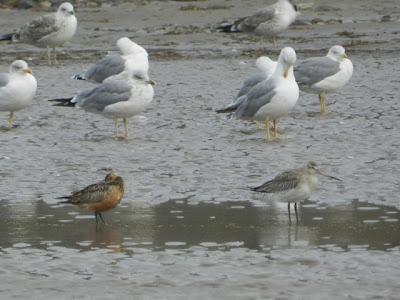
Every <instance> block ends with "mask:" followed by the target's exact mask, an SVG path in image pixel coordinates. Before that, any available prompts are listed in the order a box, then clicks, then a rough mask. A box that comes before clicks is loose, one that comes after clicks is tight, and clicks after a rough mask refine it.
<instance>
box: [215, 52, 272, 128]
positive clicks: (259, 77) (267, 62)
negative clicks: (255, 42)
mask: <svg viewBox="0 0 400 300" xmlns="http://www.w3.org/2000/svg"><path fill="white" fill-rule="evenodd" d="M276 65H277V62H275V61H273V60H272V59H270V58H269V57H267V56H260V57H259V58H258V59H257V60H256V68H257V69H258V71H259V72H258V73H256V74H253V75H251V76H250V77H248V78H247V79H246V80H245V81H244V82H243V84H242V86H241V88H240V90H239V92H238V93H237V95H236V97H235V98H234V99H233V101H232V102H231V103H230V104H229V105H228V106H227V107H226V108H224V109H221V110H217V112H225V110H227V111H230V110H231V108H232V109H236V107H238V106H239V105H240V104H241V103H242V102H243V101H244V100H245V99H246V97H245V96H246V94H247V93H248V92H249V91H250V90H251V89H252V88H253V87H254V86H256V85H257V84H258V83H260V82H262V81H264V80H266V79H268V78H269V77H270V76H271V75H272V74H273V73H274V71H275V69H276ZM257 127H258V128H259V124H258V121H257Z"/></svg>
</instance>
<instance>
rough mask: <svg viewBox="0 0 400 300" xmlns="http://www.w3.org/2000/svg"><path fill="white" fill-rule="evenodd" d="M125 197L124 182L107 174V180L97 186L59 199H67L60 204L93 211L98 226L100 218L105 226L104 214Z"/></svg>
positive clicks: (90, 186) (118, 177)
mask: <svg viewBox="0 0 400 300" xmlns="http://www.w3.org/2000/svg"><path fill="white" fill-rule="evenodd" d="M123 196H124V181H123V180H122V177H120V176H118V175H117V174H115V173H114V172H111V173H109V174H107V176H106V178H105V179H104V180H103V181H101V182H99V183H95V184H91V185H89V186H87V187H85V188H84V189H82V190H79V191H75V192H72V194H71V195H70V196H65V197H59V198H57V199H67V200H66V201H61V202H59V204H64V203H65V204H74V205H78V206H79V207H81V208H83V209H86V210H89V211H93V212H94V215H95V218H96V224H98V217H100V220H101V221H102V222H103V223H104V224H105V221H104V219H103V216H102V213H103V212H105V211H108V210H111V209H113V208H114V207H116V206H117V205H118V204H119V203H120V202H121V200H122V197H123Z"/></svg>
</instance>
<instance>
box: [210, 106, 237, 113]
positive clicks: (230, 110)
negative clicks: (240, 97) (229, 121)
mask: <svg viewBox="0 0 400 300" xmlns="http://www.w3.org/2000/svg"><path fill="white" fill-rule="evenodd" d="M235 110H236V107H233V106H228V107H225V108H220V109H216V110H215V112H216V113H217V114H227V113H233V112H235Z"/></svg>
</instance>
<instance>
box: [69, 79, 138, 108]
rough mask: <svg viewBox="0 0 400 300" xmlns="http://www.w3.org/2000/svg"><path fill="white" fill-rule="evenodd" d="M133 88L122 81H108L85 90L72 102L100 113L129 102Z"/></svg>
mask: <svg viewBox="0 0 400 300" xmlns="http://www.w3.org/2000/svg"><path fill="white" fill-rule="evenodd" d="M131 89H132V86H131V85H129V84H128V83H126V82H125V81H122V80H113V79H111V80H106V81H105V82H103V83H102V84H101V85H99V86H97V87H95V88H93V89H89V90H85V91H83V92H81V93H79V94H78V95H76V96H75V97H74V98H73V99H72V100H71V101H72V102H75V103H76V105H77V106H78V107H82V108H84V109H85V110H87V111H89V112H94V113H100V112H102V111H103V110H104V108H105V107H106V106H108V105H111V104H115V103H117V102H121V101H128V100H129V98H130V96H131Z"/></svg>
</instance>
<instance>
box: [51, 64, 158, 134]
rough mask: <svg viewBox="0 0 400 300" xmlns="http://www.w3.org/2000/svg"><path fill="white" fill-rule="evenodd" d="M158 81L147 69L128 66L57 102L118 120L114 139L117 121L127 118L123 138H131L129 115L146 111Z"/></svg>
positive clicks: (63, 105)
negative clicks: (93, 85)
mask: <svg viewBox="0 0 400 300" xmlns="http://www.w3.org/2000/svg"><path fill="white" fill-rule="evenodd" d="M154 84H155V82H154V81H153V80H150V79H149V76H148V74H147V71H146V70H144V69H143V68H140V69H126V70H125V71H123V72H122V73H120V74H118V75H114V76H111V77H108V78H107V79H106V80H104V81H103V83H101V84H99V85H98V86H96V87H94V88H90V89H87V90H85V91H82V92H80V93H78V94H77V95H75V96H74V97H68V98H57V99H51V100H49V101H52V102H56V104H55V106H62V107H75V106H76V107H79V108H82V109H84V110H86V111H88V112H91V113H96V114H100V115H103V116H104V117H106V118H111V119H114V121H115V139H118V138H119V137H120V136H119V134H118V121H119V120H120V119H122V120H123V122H124V127H125V134H124V136H123V137H124V139H125V140H127V139H128V118H130V117H133V116H135V115H137V114H139V113H141V112H142V111H144V110H145V109H146V108H147V107H148V106H149V104H150V103H151V101H152V100H153V96H154V90H153V85H154Z"/></svg>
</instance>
